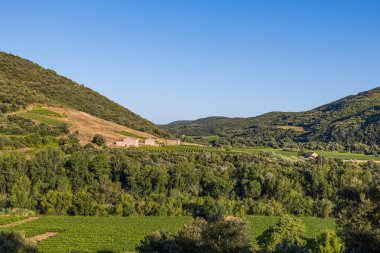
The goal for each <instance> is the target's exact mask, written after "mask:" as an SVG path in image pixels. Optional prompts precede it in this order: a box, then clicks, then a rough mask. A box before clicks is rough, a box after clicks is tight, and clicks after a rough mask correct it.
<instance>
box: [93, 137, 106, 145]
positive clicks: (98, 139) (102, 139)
mask: <svg viewBox="0 0 380 253" xmlns="http://www.w3.org/2000/svg"><path fill="white" fill-rule="evenodd" d="M91 142H92V143H94V144H96V145H98V146H101V145H103V144H105V143H106V138H105V137H104V136H103V135H101V134H96V135H95V136H94V137H93V138H92V141H91Z"/></svg>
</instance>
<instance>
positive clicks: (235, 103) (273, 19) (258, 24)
mask: <svg viewBox="0 0 380 253" xmlns="http://www.w3.org/2000/svg"><path fill="white" fill-rule="evenodd" d="M0 10H1V14H0V51H5V52H8V53H12V54H15V55H19V56H21V57H23V58H27V59H29V60H31V61H33V62H36V63H38V64H40V65H42V66H43V67H46V68H49V69H53V70H55V71H56V72H58V73H59V74H61V75H64V76H66V77H68V78H70V79H72V80H74V81H76V82H78V83H80V84H84V85H85V86H87V87H89V88H92V89H94V90H96V91H98V92H100V93H101V94H103V95H105V96H107V97H109V98H110V99H112V100H114V101H116V102H117V103H119V104H121V105H123V106H125V107H126V108H128V109H130V110H132V111H133V112H135V113H137V114H139V115H141V116H143V117H144V118H147V119H149V120H151V121H153V122H154V123H157V124H164V123H169V122H172V121H175V120H185V119H186V120H191V119H197V118H203V117H207V116H229V117H248V116H255V115H259V114H262V113H265V112H269V111H304V110H308V109H312V108H314V107H317V106H320V105H322V104H326V103H329V102H332V101H334V100H336V99H339V98H342V97H344V96H347V95H351V94H356V93H358V92H360V91H364V90H368V89H372V88H375V87H377V86H380V1H378V0H366V1H361V0H356V1H351V0H299V1H296V0H288V1H283V0H278V1H274V0H265V1H262V0H246V1H245V0H228V1H227V0H150V1H148V0H134V1H132V0H125V1H121V0H120V1H116V0H113V1H112V0H109V1H106V0H103V1H99V0H88V1H86V0H64V1H63V0H62V1H57V0H49V1H47V0H46V1H38V0H35V1H31V0H24V1H21V0H20V1H18V0H1V1H0Z"/></svg>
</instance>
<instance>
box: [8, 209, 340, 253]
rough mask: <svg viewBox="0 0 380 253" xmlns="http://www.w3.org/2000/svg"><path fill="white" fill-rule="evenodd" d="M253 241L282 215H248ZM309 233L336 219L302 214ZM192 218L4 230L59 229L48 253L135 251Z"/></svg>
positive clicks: (62, 222) (46, 221)
mask: <svg viewBox="0 0 380 253" xmlns="http://www.w3.org/2000/svg"><path fill="white" fill-rule="evenodd" d="M246 219H247V221H248V225H249V233H250V235H251V238H252V241H254V240H255V238H256V237H257V236H258V235H260V234H261V233H262V232H263V231H264V230H266V229H267V228H268V227H269V226H271V225H273V224H275V223H276V221H277V219H278V217H260V216H254V217H247V218H246ZM301 219H302V221H303V222H304V223H305V225H306V228H307V235H308V236H310V237H314V236H315V235H316V234H318V233H320V232H321V231H324V230H326V229H328V230H334V229H335V220H334V219H320V218H313V217H302V218H301ZM190 220H191V217H162V216H161V217H78V216H43V217H41V218H40V219H39V220H35V221H30V222H27V223H24V224H22V225H18V226H15V227H11V228H3V229H1V231H25V233H26V236H27V237H31V236H35V235H38V234H43V233H46V232H58V234H57V235H56V236H54V237H52V238H50V239H47V240H44V241H42V242H40V243H38V248H39V250H40V251H41V252H45V253H70V252H71V253H73V252H115V253H121V252H130V251H134V250H135V248H136V246H138V245H139V244H140V241H141V240H142V239H143V237H144V235H146V234H147V233H150V232H153V231H157V230H166V231H169V232H176V231H178V230H180V229H182V227H183V226H184V224H185V223H187V222H188V221H190Z"/></svg>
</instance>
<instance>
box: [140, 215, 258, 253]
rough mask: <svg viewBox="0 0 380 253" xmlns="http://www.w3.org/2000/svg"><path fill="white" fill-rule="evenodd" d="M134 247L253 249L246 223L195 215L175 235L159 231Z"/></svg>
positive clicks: (159, 251)
mask: <svg viewBox="0 0 380 253" xmlns="http://www.w3.org/2000/svg"><path fill="white" fill-rule="evenodd" d="M138 250H139V252H143V253H153V252H155V253H167V252H170V253H199V252H202V253H250V252H253V250H252V247H251V243H250V239H249V238H248V236H247V233H246V223H245V222H244V221H243V220H241V219H238V218H235V217H229V218H227V219H223V220H218V221H215V222H207V221H205V220H204V219H202V218H196V219H194V220H193V221H191V222H190V223H188V224H187V225H186V226H185V228H184V230H183V231H181V232H179V233H177V234H175V235H170V234H168V233H167V232H164V231H160V232H155V233H152V234H149V235H147V236H145V238H144V240H143V241H141V246H140V247H139V248H138Z"/></svg>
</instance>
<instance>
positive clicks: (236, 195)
mask: <svg viewBox="0 0 380 253" xmlns="http://www.w3.org/2000/svg"><path fill="white" fill-rule="evenodd" d="M60 145H61V146H60V148H49V149H45V150H41V151H39V152H37V153H36V154H34V155H33V154H27V155H25V154H21V153H6V154H2V155H0V207H2V208H8V207H14V208H29V209H33V210H37V211H38V212H40V213H44V214H71V215H125V216H127V215H184V214H192V213H194V212H199V211H200V210H201V209H200V208H204V205H205V204H206V206H207V205H209V206H215V205H216V204H215V203H218V205H220V206H221V208H223V209H225V210H226V211H227V213H230V214H235V215H244V214H249V215H251V214H252V215H253V214H255V215H281V214H284V213H290V214H296V215H314V216H319V217H329V216H337V214H338V211H339V208H341V206H340V205H339V197H340V195H339V194H340V193H341V192H342V191H343V190H345V189H347V188H350V187H354V186H356V185H357V184H360V185H371V184H373V182H374V179H375V178H377V177H378V176H379V174H378V173H379V172H378V170H379V165H378V164H374V163H371V162H369V163H366V164H362V165H358V164H353V163H347V162H343V161H341V160H312V161H307V160H301V159H294V160H293V159H290V158H281V157H279V156H277V155H273V154H267V155H249V154H239V153H236V154H231V153H218V154H211V153H202V154H184V153H175V152H159V153H153V152H146V151H138V150H136V151H134V150H112V149H104V150H98V149H94V148H92V147H91V146H87V148H86V149H84V148H82V147H81V146H80V145H79V144H78V142H77V140H76V138H75V135H71V136H70V137H67V138H65V139H61V140H60Z"/></svg>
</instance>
